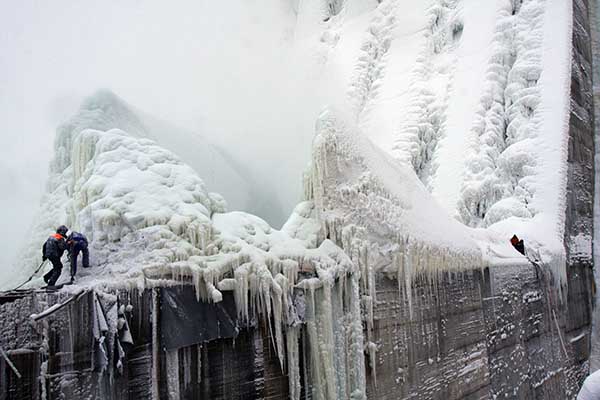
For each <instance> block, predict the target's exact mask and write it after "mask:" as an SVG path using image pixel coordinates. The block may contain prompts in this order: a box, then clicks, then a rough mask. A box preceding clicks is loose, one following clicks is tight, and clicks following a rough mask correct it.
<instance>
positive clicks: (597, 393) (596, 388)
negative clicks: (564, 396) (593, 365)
mask: <svg viewBox="0 0 600 400" xmlns="http://www.w3.org/2000/svg"><path fill="white" fill-rule="evenodd" d="M598 398H600V371H596V372H594V373H593V374H591V375H590V376H588V377H587V378H585V381H584V382H583V386H582V387H581V390H580V391H579V394H578V395H577V400H596V399H598Z"/></svg>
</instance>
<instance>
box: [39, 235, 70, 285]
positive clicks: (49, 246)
mask: <svg viewBox="0 0 600 400" xmlns="http://www.w3.org/2000/svg"><path fill="white" fill-rule="evenodd" d="M68 230H69V228H67V227H66V226H64V225H61V226H59V227H58V228H56V233H55V234H53V235H52V236H50V237H49V238H48V240H46V242H45V243H44V245H43V246H42V261H46V260H50V262H51V263H52V269H51V270H50V271H48V272H47V273H46V274H45V275H44V282H46V283H47V284H48V286H54V284H55V283H56V281H57V280H58V278H60V274H61V272H62V267H63V265H62V262H61V261H60V259H61V257H62V255H63V254H64V252H65V250H66V249H67V242H66V241H65V238H66V236H67V231H68Z"/></svg>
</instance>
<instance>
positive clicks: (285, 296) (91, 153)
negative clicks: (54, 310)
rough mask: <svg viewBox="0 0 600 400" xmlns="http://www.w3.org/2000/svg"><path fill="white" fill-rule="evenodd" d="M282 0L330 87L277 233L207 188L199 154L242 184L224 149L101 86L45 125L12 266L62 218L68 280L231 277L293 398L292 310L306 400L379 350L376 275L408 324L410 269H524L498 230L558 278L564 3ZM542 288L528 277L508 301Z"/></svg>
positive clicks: (336, 385)
mask: <svg viewBox="0 0 600 400" xmlns="http://www.w3.org/2000/svg"><path fill="white" fill-rule="evenodd" d="M297 6H298V9H297V25H296V30H295V31H294V35H295V37H296V39H297V40H298V43H301V44H302V45H304V46H306V47H307V48H311V49H312V47H311V46H312V45H314V46H315V48H314V49H313V50H314V54H313V55H316V57H315V58H316V59H317V63H319V64H320V65H319V68H316V72H317V73H322V74H324V75H325V76H334V75H335V79H336V81H337V82H338V83H339V84H340V86H342V88H343V89H342V92H343V96H345V97H344V101H341V102H340V104H339V108H337V107H331V108H328V109H326V110H325V111H324V112H323V113H322V114H321V115H320V116H319V117H318V120H317V124H316V136H315V139H314V142H313V148H312V150H313V152H312V160H311V165H310V168H309V169H308V171H307V174H306V176H305V182H304V184H305V199H304V200H305V201H304V202H302V203H300V204H299V205H298V206H297V207H296V208H295V210H294V211H293V213H292V215H291V217H290V219H289V220H288V221H287V222H286V223H285V225H284V226H283V227H282V229H281V230H276V229H273V228H272V227H271V226H269V224H267V223H266V222H265V221H263V220H262V219H261V218H259V217H257V216H253V215H251V214H248V213H244V212H238V211H235V212H227V211H226V208H227V207H226V202H225V199H224V198H223V197H221V196H220V195H217V194H213V193H210V192H209V191H208V189H207V188H206V187H205V184H204V182H203V180H202V179H201V178H203V179H204V177H205V174H208V175H207V176H210V173H209V172H207V171H209V170H210V168H213V167H214V168H223V169H224V170H227V171H229V172H230V173H229V172H227V174H225V176H230V177H231V179H228V178H225V179H224V180H223V182H220V184H221V185H226V186H227V187H229V188H231V187H236V186H237V185H238V184H239V183H240V182H242V186H243V183H244V182H245V181H246V180H247V179H246V178H243V174H240V173H239V170H240V169H239V168H235V167H232V165H234V163H229V162H228V160H227V159H226V158H224V157H221V156H218V157H217V161H216V162H215V161H212V158H211V157H204V158H203V162H205V164H202V165H204V166H203V167H200V168H198V167H196V165H193V162H194V160H195V159H196V158H202V157H196V156H195V151H197V150H198V149H199V148H201V147H202V146H203V144H202V143H198V142H194V141H193V140H192V139H191V138H190V137H189V136H186V135H185V134H177V135H175V137H176V138H175V139H173V140H171V141H165V137H167V136H168V134H165V133H164V132H165V131H167V132H168V131H169V130H171V129H174V128H172V127H169V126H168V125H165V124H160V123H157V122H149V121H150V119H151V118H150V117H147V116H140V115H141V114H140V113H134V112H131V110H130V109H129V108H128V107H126V106H123V105H122V104H121V103H118V102H116V103H115V104H113V103H112V100H109V101H108V102H107V101H106V94H103V95H101V96H100V97H98V96H96V97H94V98H92V100H90V101H91V103H90V101H88V103H87V104H86V105H84V107H83V109H82V112H81V113H80V115H78V116H77V117H76V118H75V119H74V120H73V121H71V122H70V123H69V124H67V125H65V126H63V127H62V128H60V129H59V133H58V137H57V142H56V149H55V150H56V157H55V160H54V161H53V164H52V167H51V176H50V182H49V186H48V188H49V191H48V194H47V195H46V197H45V199H44V202H43V206H42V210H41V213H40V218H38V219H37V221H36V222H35V226H34V229H33V231H32V232H33V234H32V236H31V238H32V242H31V244H30V245H29V246H28V247H27V249H28V251H27V253H26V255H25V256H23V265H22V266H20V267H19V269H18V270H17V271H16V275H18V276H17V278H18V279H20V278H23V279H25V278H26V277H27V276H28V274H29V273H30V272H31V271H32V270H33V269H34V268H35V266H36V263H37V262H38V261H39V257H40V255H39V246H40V244H41V243H42V242H43V241H44V240H45V238H46V236H47V235H48V234H49V233H50V232H52V230H53V229H54V227H55V225H57V224H59V223H65V224H67V225H68V226H70V227H71V228H73V229H75V230H80V231H83V232H85V233H86V234H87V235H88V237H89V238H90V239H91V241H92V246H91V252H92V266H93V268H92V269H90V270H82V271H80V273H79V275H78V281H77V285H78V286H87V287H94V288H96V289H98V290H103V289H104V288H112V289H114V288H131V287H136V288H141V289H143V288H146V287H152V286H155V285H171V284H177V283H180V282H182V281H183V282H187V283H190V284H193V285H194V286H195V288H196V293H197V295H198V297H199V298H201V299H203V300H205V301H210V302H219V301H221V299H222V292H223V291H229V290H233V291H234V295H235V300H236V306H237V310H238V314H239V318H240V320H247V319H248V318H249V316H250V315H260V316H263V317H265V318H268V319H269V320H271V321H273V324H272V326H273V329H274V332H273V337H274V338H275V340H274V345H275V348H276V350H277V354H278V356H279V358H280V360H281V363H282V366H283V365H284V364H286V365H288V371H289V373H290V393H291V396H292V398H298V397H299V396H300V391H299V390H300V389H299V379H300V377H299V373H300V372H299V370H298V368H299V354H298V347H297V346H296V345H294V343H297V340H295V339H297V337H298V336H297V335H298V334H299V332H298V329H297V324H298V323H299V322H305V323H306V327H307V331H308V337H309V341H310V343H309V350H308V351H309V353H310V354H311V362H312V364H311V368H310V370H311V373H312V379H313V382H314V384H315V389H314V390H315V391H316V392H315V397H317V398H348V397H350V395H351V396H352V397H353V398H362V397H364V381H365V369H364V365H363V363H362V362H360V361H358V360H361V358H362V352H363V345H364V350H365V351H366V352H367V354H368V356H369V358H370V360H371V365H375V362H374V361H375V359H376V357H377V345H376V344H375V343H374V341H373V340H372V339H373V328H374V322H373V308H374V306H375V305H376V304H377V298H376V295H375V293H376V288H375V275H376V274H381V273H384V274H386V275H387V276H390V277H393V278H394V279H396V280H397V281H398V288H399V292H400V295H401V296H402V299H403V300H405V301H406V302H407V303H408V309H409V318H410V319H411V320H412V319H413V318H414V311H413V304H412V302H413V294H412V290H413V282H414V281H415V280H416V279H417V278H426V279H428V280H429V281H431V282H435V281H436V279H437V278H438V277H439V276H440V275H441V274H443V273H444V272H446V271H449V270H450V271H468V270H474V269H480V268H483V267H485V266H486V265H487V264H488V263H493V264H495V265H497V266H502V265H503V264H506V265H509V264H512V265H513V266H514V265H519V264H521V265H522V264H527V263H528V261H527V259H526V258H525V257H522V256H521V255H520V254H518V253H517V252H516V251H515V250H514V249H513V248H512V247H511V246H510V245H509V243H508V239H509V238H510V237H511V236H512V234H513V233H516V234H518V235H519V236H520V237H522V238H524V239H525V242H526V246H527V247H528V254H530V255H531V254H536V257H539V258H541V261H542V264H545V265H548V266H550V267H551V268H552V270H553V272H554V277H555V279H560V280H562V281H563V283H564V281H565V280H566V272H565V260H564V248H563V235H564V212H565V211H564V207H565V205H564V197H565V190H566V177H565V173H564V172H565V163H566V158H565V151H566V140H567V134H568V132H567V121H568V119H567V118H568V101H569V95H568V87H569V78H570V69H569V59H570V37H571V36H570V34H571V14H570V7H571V2H570V1H560V0H524V1H522V2H514V1H509V0H497V1H491V2H489V3H486V5H485V6H482V3H481V2H480V1H478V0H431V1H424V2H419V3H418V4H415V2H412V1H408V0H396V1H394V0H384V1H382V2H380V3H379V2H374V1H373V2H370V1H365V2H360V1H358V0H356V1H347V2H341V1H340V2H337V1H327V2H326V1H312V2H299V3H298V4H297ZM332 71H333V72H332ZM327 74H330V75H327ZM95 101H99V102H100V103H101V104H113V105H111V106H110V107H109V108H108V109H105V108H103V107H100V108H98V107H95V106H94V102H95ZM113 125H117V126H113ZM146 126H153V127H157V128H155V129H154V130H151V129H144V127H146ZM113 128H117V129H113ZM159 131H160V132H159ZM161 132H162V133H161ZM149 138H151V139H155V140H156V141H153V140H150V139H149ZM163 142H164V143H163ZM165 148H169V149H170V150H173V151H175V152H176V153H177V154H178V155H180V156H181V157H182V158H183V159H184V160H185V161H186V162H188V164H190V165H192V166H193V167H194V169H195V170H194V169H192V168H191V167H190V166H188V165H186V164H185V163H183V162H182V161H181V160H180V159H179V158H178V157H177V156H175V155H174V154H173V153H172V152H170V151H168V150H166V149H165ZM212 154H218V153H212ZM206 160H208V161H206ZM217 175H218V174H217ZM217 175H215V176H217ZM219 176H220V175H219ZM246 183H247V182H246ZM211 188H212V186H211ZM254 189H255V192H256V188H254ZM242 191H244V192H246V193H247V191H246V189H245V188H244V189H243V190H242ZM258 192H260V190H258ZM252 193H254V192H252ZM262 196H265V194H264V193H263V194H262ZM226 197H227V196H226ZM265 197H268V196H265ZM455 217H457V218H455ZM580 239H581V240H578V241H575V243H576V244H577V246H576V248H573V249H572V251H573V252H579V253H585V252H587V251H589V238H588V237H582V238H580ZM66 268H68V266H67V267H66ZM65 275H66V274H65ZM63 279H64V278H63ZM15 280H16V279H12V280H11V281H12V282H14V281H15ZM10 283H11V282H10V281H9V284H10ZM9 284H7V286H6V287H9V286H10V285H9ZM36 285H41V282H40V280H39V279H37V280H35V281H34V282H32V283H31V286H36ZM295 289H302V290H303V291H304V293H305V294H306V295H305V298H304V300H303V301H300V302H296V301H295V300H294V299H295V298H294V296H293V294H294V290H295ZM340 299H343V301H342V300H340ZM538 300H539V296H538V295H537V294H536V293H533V292H532V293H527V296H525V297H523V298H522V301H523V302H524V303H529V302H536V301H538ZM361 307H362V312H363V314H362V315H363V317H364V320H365V325H366V337H365V341H364V342H365V343H363V331H362V321H361ZM284 337H285V338H287V339H285V340H284ZM340 354H344V355H347V358H344V357H342V356H340ZM175 361H176V360H173V359H171V360H170V362H175ZM346 365H352V366H353V367H351V368H350V369H349V370H345V368H346ZM372 373H373V375H374V376H375V375H376V373H377V371H376V370H375V369H374V368H373V369H372Z"/></svg>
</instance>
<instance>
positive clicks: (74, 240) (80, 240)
mask: <svg viewBox="0 0 600 400" xmlns="http://www.w3.org/2000/svg"><path fill="white" fill-rule="evenodd" d="M67 248H68V250H69V262H70V263H71V282H73V280H74V279H75V275H76V274H77V256H79V252H81V264H82V265H83V268H88V267H89V266H90V253H89V252H88V241H87V238H86V237H85V235H84V234H83V233H79V232H75V231H71V233H70V234H69V237H67Z"/></svg>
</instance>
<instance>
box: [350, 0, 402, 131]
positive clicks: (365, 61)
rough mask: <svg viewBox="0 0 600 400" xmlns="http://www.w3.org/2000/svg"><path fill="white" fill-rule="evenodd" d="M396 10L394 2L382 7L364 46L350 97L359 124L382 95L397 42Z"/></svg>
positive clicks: (377, 13)
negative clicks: (394, 33)
mask: <svg viewBox="0 0 600 400" xmlns="http://www.w3.org/2000/svg"><path fill="white" fill-rule="evenodd" d="M396 6H397V4H396V2H395V1H394V0H386V1H383V2H382V3H381V4H380V5H379V6H378V8H377V12H376V15H375V17H374V18H373V20H372V22H371V24H370V25H369V29H368V32H367V34H368V36H367V38H366V40H365V41H364V42H363V44H362V46H361V53H360V56H359V57H358V61H357V64H356V66H355V70H356V74H355V77H354V79H353V80H352V83H350V88H349V89H348V97H349V98H350V102H351V104H352V107H353V113H354V115H355V116H356V121H357V122H358V123H360V121H361V120H362V118H363V117H364V115H366V114H367V113H368V112H369V102H370V100H372V99H374V98H375V97H376V96H377V95H378V93H379V87H380V85H381V82H382V78H383V75H384V74H385V66H386V59H385V58H386V55H387V52H388V50H389V49H390V46H391V43H392V40H393V38H392V31H393V29H394V28H395V26H396V25H395V24H396V17H395V15H394V12H395V10H396Z"/></svg>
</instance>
